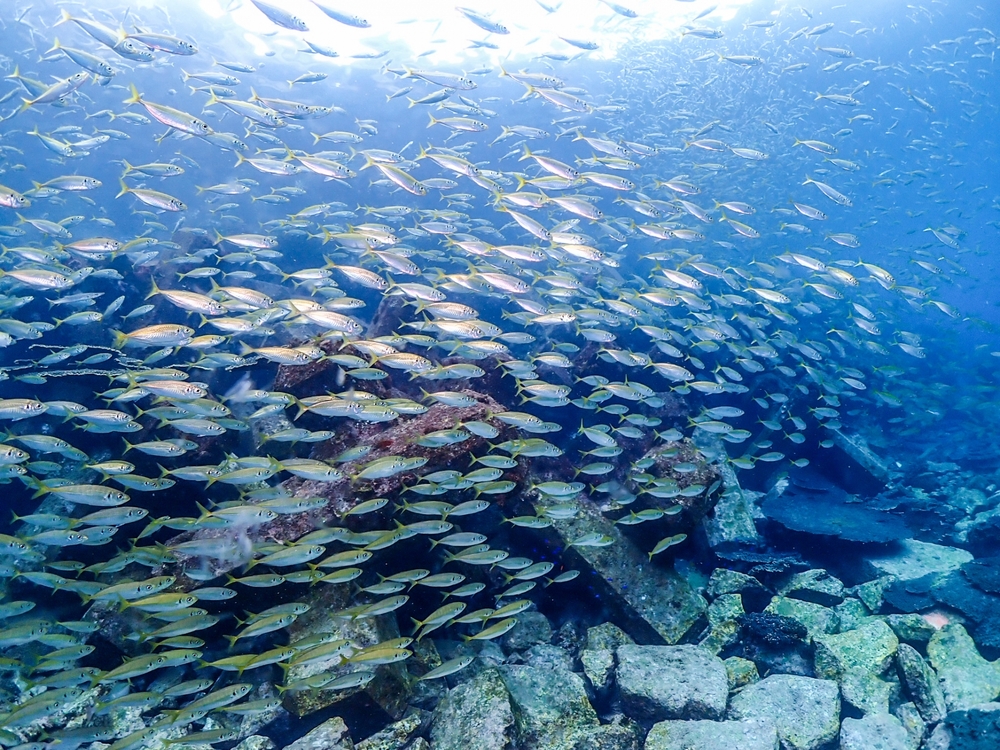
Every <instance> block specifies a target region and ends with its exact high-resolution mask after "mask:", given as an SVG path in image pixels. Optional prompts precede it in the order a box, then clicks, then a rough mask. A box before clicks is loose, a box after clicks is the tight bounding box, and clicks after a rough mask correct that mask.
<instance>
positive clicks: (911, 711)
mask: <svg viewBox="0 0 1000 750" xmlns="http://www.w3.org/2000/svg"><path fill="white" fill-rule="evenodd" d="M893 715H894V716H895V717H896V718H897V719H899V723H900V724H902V725H903V729H904V730H905V732H906V736H907V738H908V739H909V750H917V749H918V748H919V747H920V745H921V744H922V743H923V741H924V737H925V736H926V734H927V723H926V722H925V721H924V720H923V718H922V717H921V716H920V712H919V711H917V707H916V706H914V705H913V704H912V703H901V704H899V706H897V707H896V710H895V711H894V712H893Z"/></svg>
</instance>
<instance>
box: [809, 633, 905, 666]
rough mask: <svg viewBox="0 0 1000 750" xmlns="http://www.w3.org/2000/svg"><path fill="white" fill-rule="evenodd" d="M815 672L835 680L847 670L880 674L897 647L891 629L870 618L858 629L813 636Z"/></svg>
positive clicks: (897, 643)
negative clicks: (814, 637)
mask: <svg viewBox="0 0 1000 750" xmlns="http://www.w3.org/2000/svg"><path fill="white" fill-rule="evenodd" d="M815 645H816V674H817V675H818V676H820V677H822V678H825V679H831V680H836V679H839V678H840V677H841V676H843V675H844V674H846V673H847V672H852V671H860V672H869V673H871V674H876V675H878V674H882V673H883V672H885V670H886V668H887V667H888V666H889V664H890V663H891V661H892V658H893V656H895V654H896V650H897V648H898V647H899V640H898V639H897V638H896V634H895V633H893V632H892V629H891V628H890V627H889V626H888V625H886V624H885V623H884V622H882V621H881V620H871V621H870V622H869V623H867V624H866V625H864V626H862V627H860V628H858V629H857V630H849V631H847V632H846V633H838V634H835V635H822V636H818V637H817V638H816V639H815Z"/></svg>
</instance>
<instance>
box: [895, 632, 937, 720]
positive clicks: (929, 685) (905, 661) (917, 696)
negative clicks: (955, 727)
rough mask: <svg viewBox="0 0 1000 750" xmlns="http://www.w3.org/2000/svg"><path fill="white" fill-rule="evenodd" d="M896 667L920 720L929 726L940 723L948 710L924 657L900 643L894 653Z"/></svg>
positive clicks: (935, 677)
mask: <svg viewBox="0 0 1000 750" xmlns="http://www.w3.org/2000/svg"><path fill="white" fill-rule="evenodd" d="M896 667H897V669H898V670H899V680H900V682H901V683H902V684H903V687H904V688H905V689H906V692H907V693H908V694H909V696H910V698H911V699H912V700H913V704H914V705H915V706H916V708H917V711H919V712H920V716H921V718H922V719H923V720H924V721H926V722H928V723H930V724H936V723H937V722H939V721H941V720H942V719H943V718H944V716H945V714H946V713H947V711H948V708H947V706H946V705H945V702H944V693H943V692H941V686H940V685H939V684H938V678H937V675H936V674H934V670H933V669H931V668H930V665H929V664H927V662H926V661H924V657H922V656H921V655H920V653H919V652H918V651H917V650H916V649H915V648H913V647H912V646H908V645H907V644H905V643H901V644H899V649H898V650H897V651H896Z"/></svg>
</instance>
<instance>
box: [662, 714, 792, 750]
mask: <svg viewBox="0 0 1000 750" xmlns="http://www.w3.org/2000/svg"><path fill="white" fill-rule="evenodd" d="M779 747H780V745H779V744H778V732H777V730H776V729H775V727H774V724H771V723H770V722H767V721H753V720H743V721H661V722H660V723H659V724H655V725H654V726H653V728H652V729H650V730H649V734H648V735H646V744H645V746H644V750H723V749H727V750H779Z"/></svg>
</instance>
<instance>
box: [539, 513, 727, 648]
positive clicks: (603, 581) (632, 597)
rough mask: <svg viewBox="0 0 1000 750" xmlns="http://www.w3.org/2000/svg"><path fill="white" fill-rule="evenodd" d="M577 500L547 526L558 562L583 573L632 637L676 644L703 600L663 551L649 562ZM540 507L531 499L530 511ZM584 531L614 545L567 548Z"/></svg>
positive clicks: (605, 520)
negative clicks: (561, 554)
mask: <svg viewBox="0 0 1000 750" xmlns="http://www.w3.org/2000/svg"><path fill="white" fill-rule="evenodd" d="M577 502H578V504H579V506H580V511H579V512H578V513H577V514H576V516H575V517H573V518H568V519H556V520H554V521H553V523H552V527H551V530H552V532H554V534H556V535H558V540H555V539H554V540H553V546H559V547H562V548H563V549H565V550H566V552H565V558H564V562H565V563H566V564H567V565H568V566H572V567H575V568H578V569H580V570H583V571H584V575H583V576H581V577H582V578H583V577H585V578H586V579H587V581H588V585H590V586H591V587H592V588H593V589H594V593H595V595H597V596H599V597H600V599H601V601H602V602H604V604H605V605H606V606H608V607H610V608H611V609H612V611H615V612H616V614H617V615H618V617H619V618H620V619H618V622H619V623H620V624H621V626H622V627H623V628H624V629H625V630H626V631H627V632H628V633H629V634H630V635H631V636H632V637H633V638H634V639H636V640H641V641H645V642H648V643H658V644H672V643H677V641H679V640H680V639H681V638H683V637H684V635H685V633H687V632H688V630H690V629H691V627H692V626H693V625H694V624H695V623H696V622H697V621H698V619H699V617H701V615H702V614H703V613H704V611H705V607H706V606H707V604H706V602H705V600H704V599H703V598H702V597H701V595H700V594H698V593H697V592H696V591H694V589H692V588H691V586H690V584H689V583H688V582H687V581H686V580H685V579H684V578H682V577H681V576H680V575H678V574H677V573H676V572H675V571H674V570H673V569H672V568H671V567H670V565H669V559H668V555H667V553H664V554H663V555H660V556H659V557H658V558H657V560H656V562H655V563H650V560H649V558H648V557H647V555H646V551H644V550H643V549H640V547H639V546H638V545H637V544H636V543H635V542H634V541H632V538H631V537H630V536H627V535H626V534H625V533H624V532H623V531H622V526H621V525H620V524H616V523H615V522H614V521H612V520H610V519H608V518H606V517H605V516H604V514H603V513H601V511H600V509H599V508H598V507H597V506H596V505H594V504H593V503H592V502H590V501H589V500H588V499H586V498H581V499H579V500H578V501H577ZM544 505H545V503H544V502H542V501H541V500H537V501H536V502H535V510H536V512H540V511H541V509H542V508H543V506H544ZM590 534H598V535H602V536H604V535H606V536H609V537H611V538H612V539H614V543H613V544H610V545H608V546H606V547H581V546H570V545H571V543H572V542H573V541H575V540H576V539H579V538H580V537H583V536H586V535H590ZM661 558H662V559H661ZM591 572H593V575H591V574H590V573H591Z"/></svg>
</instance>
